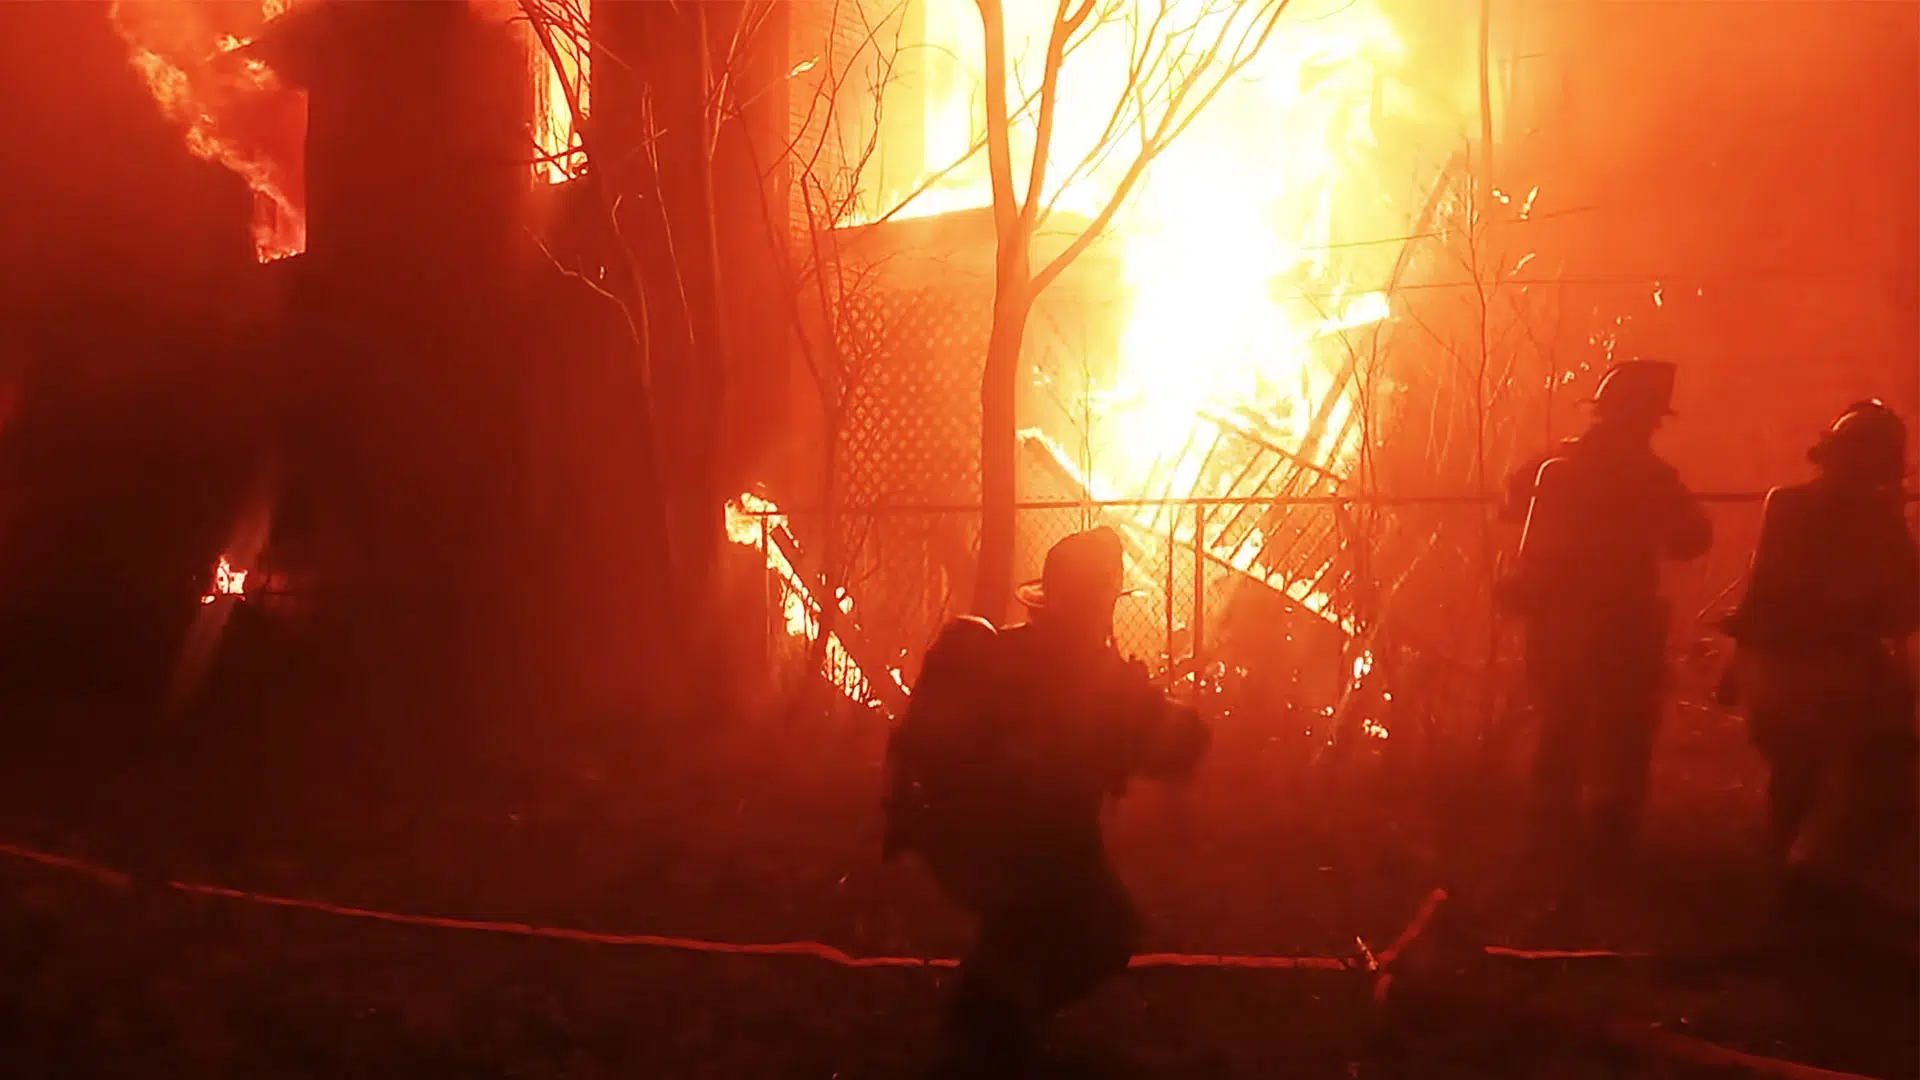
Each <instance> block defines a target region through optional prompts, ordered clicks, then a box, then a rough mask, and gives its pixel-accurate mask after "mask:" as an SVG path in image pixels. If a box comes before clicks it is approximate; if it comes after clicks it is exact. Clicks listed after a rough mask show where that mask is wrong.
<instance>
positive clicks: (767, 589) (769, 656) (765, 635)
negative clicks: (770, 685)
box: [742, 500, 786, 672]
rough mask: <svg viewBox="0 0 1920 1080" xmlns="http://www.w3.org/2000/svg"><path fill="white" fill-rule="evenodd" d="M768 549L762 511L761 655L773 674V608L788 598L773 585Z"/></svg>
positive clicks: (774, 616) (764, 516) (764, 519)
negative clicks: (780, 594)
mask: <svg viewBox="0 0 1920 1080" xmlns="http://www.w3.org/2000/svg"><path fill="white" fill-rule="evenodd" d="M742 501H745V500H742ZM767 547H768V536H767V514H766V511H765V509H762V510H761V512H760V592H761V593H762V594H763V595H764V596H765V598H766V603H765V604H763V605H762V607H763V609H764V617H763V618H762V619H761V620H760V655H761V656H762V657H764V658H765V661H766V665H767V670H768V671H769V672H771V671H773V659H774V658H773V620H774V619H776V618H779V616H778V615H776V614H775V613H774V610H773V608H774V605H775V604H776V603H780V602H781V601H783V600H785V599H786V598H785V597H783V596H779V595H776V590H775V588H774V583H773V564H772V563H771V562H769V561H768V559H767Z"/></svg>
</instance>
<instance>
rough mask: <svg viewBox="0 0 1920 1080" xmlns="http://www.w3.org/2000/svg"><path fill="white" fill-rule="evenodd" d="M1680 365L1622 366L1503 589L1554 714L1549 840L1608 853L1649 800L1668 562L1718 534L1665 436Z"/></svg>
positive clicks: (1542, 793) (1540, 496) (1550, 480)
mask: <svg viewBox="0 0 1920 1080" xmlns="http://www.w3.org/2000/svg"><path fill="white" fill-rule="evenodd" d="M1673 382H1674V367H1673V365H1671V364H1667V363H1661V362H1658V361H1650V360H1635V361H1629V362H1626V363H1622V364H1618V365H1616V366H1615V367H1613V368H1612V369H1611V370H1610V371H1608V372H1607V375H1606V377H1605V378H1604V379H1602V380H1601V383H1600V388H1599V391H1598V392H1597V393H1596V394H1595V395H1594V397H1593V398H1592V399H1591V400H1590V401H1589V402H1588V404H1589V405H1591V406H1592V409H1593V421H1592V423H1591V424H1590V426H1589V427H1588V429H1587V430H1586V432H1585V433H1583V434H1582V435H1580V436H1579V437H1578V438H1576V439H1571V440H1568V441H1567V442H1565V443H1563V444H1561V446H1560V447H1559V448H1558V450H1557V451H1556V452H1555V454H1554V455H1553V456H1551V457H1549V458H1548V459H1547V460H1545V461H1544V462H1542V463H1541V464H1539V466H1538V468H1537V470H1536V471H1535V472H1534V474H1533V475H1532V476H1531V477H1528V476H1525V475H1521V476H1518V477H1515V478H1514V479H1513V481H1512V482H1510V484H1509V491H1510V493H1511V499H1512V501H1516V502H1517V501H1520V500H1524V502H1525V505H1526V507H1527V511H1526V518H1525V529H1524V532H1523V533H1522V535H1521V540H1520V551H1519V554H1518V556H1517V558H1516V563H1517V565H1516V567H1515V570H1514V571H1513V573H1512V574H1511V575H1509V576H1508V577H1506V578H1505V579H1504V580H1503V581H1502V582H1501V586H1500V599H1501V601H1502V602H1503V604H1504V605H1505V606H1507V607H1508V608H1509V609H1510V610H1513V611H1514V612H1515V613H1516V614H1518V615H1520V616H1521V617H1522V618H1523V619H1524V620H1525V625H1526V633H1525V642H1526V669H1527V679H1528V682H1529V684H1530V687H1531V689H1532V691H1533V694H1534V697H1535V700H1536V702H1537V704H1538V706H1539V709H1540V714H1541V727H1540V742H1539V747H1538V749H1537V751H1536V752H1535V757H1534V769H1533V783H1534V788H1535V797H1536V800H1537V807H1538V812H1539V817H1538V819H1537V822H1538V824H1539V825H1540V826H1541V828H1542V832H1543V835H1542V839H1543V840H1547V841H1550V842H1552V843H1554V844H1556V845H1558V844H1559V843H1561V842H1563V841H1568V840H1573V841H1578V842H1582V843H1589V844H1592V845H1594V848H1595V850H1596V851H1597V852H1598V853H1601V854H1618V853H1620V852H1622V851H1623V850H1624V849H1625V848H1626V847H1628V846H1629V845H1630V844H1631V842H1632V840H1633V838H1634V835H1635V834H1636V833H1637V831H1638V829H1639V825H1640V819H1641V816H1642V814H1643V812H1644V808H1645V805H1646V798H1647V791H1648V783H1649V779H1650V776H1649V773H1650V769H1651V765H1652V758H1653V744H1654V736H1655V734H1656V732H1657V730H1658V727H1659V712H1660V694H1661V690H1662V688H1663V684H1664V682H1665V676H1666V640H1667V620H1668V614H1667V607H1666V604H1665V602H1664V601H1663V600H1662V599H1661V597H1660V591H1659V578H1660V569H1659V568H1660V563H1661V562H1662V561H1663V560H1676V561H1678V560H1689V559H1694V558H1697V557H1699V556H1700V555H1703V554H1705V553H1706V550H1707V548H1708V546H1709V545H1710V544H1711V543H1712V538H1713V530H1712V526H1711V524H1710V523H1709V522H1708V521H1707V519H1706V516H1705V515H1704V514H1703V513H1702V512H1701V510H1700V507H1699V505H1698V504H1697V503H1696V501H1695V500H1694V498H1693V497H1692V495H1691V494H1690V493H1689V492H1688V491H1687V488H1686V487H1685V485H1683V484H1682V483H1681V481H1680V478H1679V475H1678V474H1677V473H1676V472H1675V471H1674V469H1673V467H1672V466H1671V465H1669V464H1667V463H1666V462H1665V461H1663V460H1661V458H1660V457H1659V456H1658V455H1656V454H1655V453H1654V451H1653V446H1652V442H1653V436H1654V433H1655V432H1656V431H1657V430H1658V429H1659V427H1660V425H1661V423H1662V422H1663V421H1664V420H1665V418H1666V417H1668V416H1670V415H1672V412H1671V409H1670V408H1669V405H1670V403H1671V400H1672V396H1673Z"/></svg>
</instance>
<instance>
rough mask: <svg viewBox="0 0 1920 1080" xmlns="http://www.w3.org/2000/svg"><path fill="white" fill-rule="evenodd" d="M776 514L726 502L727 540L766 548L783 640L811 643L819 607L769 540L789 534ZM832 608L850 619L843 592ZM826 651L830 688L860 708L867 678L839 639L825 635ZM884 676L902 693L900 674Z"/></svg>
mask: <svg viewBox="0 0 1920 1080" xmlns="http://www.w3.org/2000/svg"><path fill="white" fill-rule="evenodd" d="M779 510H780V508H779V507H778V506H776V505H775V504H774V503H773V502H771V501H770V500H767V499H763V498H760V497H759V496H757V495H753V494H742V495H741V496H740V497H739V498H736V499H730V500H728V502H727V539H728V540H730V541H732V542H733V543H736V544H739V545H741V546H742V547H750V548H761V547H764V548H765V550H766V560H767V570H768V571H769V572H771V573H772V574H773V575H774V576H775V578H776V579H777V580H778V581H779V583H780V609H781V616H782V618H783V619H784V621H785V623H786V630H787V635H788V636H789V637H795V638H799V639H801V640H803V641H806V642H809V643H811V642H813V641H815V640H817V639H818V638H819V636H820V606H819V604H818V603H817V602H816V601H815V600H814V599H813V594H812V593H811V592H810V591H809V590H808V589H807V588H806V585H805V579H803V578H802V577H801V576H800V572H799V571H798V570H796V569H795V568H794V566H793V563H792V561H791V560H789V559H788V558H787V554H786V552H785V551H784V550H782V547H781V545H780V544H779V543H776V542H774V541H773V540H772V536H773V534H774V533H775V532H776V531H779V532H784V531H785V530H786V528H787V519H786V516H785V515H783V514H781V513H780V512H779ZM836 606H837V607H838V608H839V609H840V611H841V612H842V613H846V614H851V613H852V611H853V598H852V597H851V596H848V595H847V593H846V590H844V589H842V590H840V591H839V593H838V595H837V597H836ZM826 651H827V655H826V668H827V670H826V674H827V677H828V679H829V680H831V681H832V683H833V684H834V686H836V687H838V688H839V689H840V692H841V693H843V694H845V695H846V696H847V697H848V698H850V699H852V700H854V701H857V702H860V703H862V704H864V703H866V702H869V701H871V700H873V693H872V689H871V687H870V685H869V684H868V682H867V677H866V674H865V673H864V672H862V671H861V670H860V665H859V664H858V663H856V662H854V659H853V656H852V654H850V653H849V652H848V651H847V648H846V645H845V644H844V643H843V642H842V641H841V640H840V635H839V634H837V633H834V632H831V631H829V632H828V633H827V650H826ZM887 674H888V677H890V678H891V679H893V681H894V683H895V684H896V685H897V686H898V687H899V688H900V690H901V691H902V692H903V693H904V692H905V689H906V687H905V684H904V683H902V682H901V679H900V673H899V672H898V671H890V672H888V673H887Z"/></svg>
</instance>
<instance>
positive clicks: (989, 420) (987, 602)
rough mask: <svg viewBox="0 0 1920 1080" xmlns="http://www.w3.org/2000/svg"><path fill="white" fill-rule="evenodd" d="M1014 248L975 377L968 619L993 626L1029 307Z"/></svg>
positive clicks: (1006, 550)
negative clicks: (976, 473) (973, 571)
mask: <svg viewBox="0 0 1920 1080" xmlns="http://www.w3.org/2000/svg"><path fill="white" fill-rule="evenodd" d="M1018 247H1019V250H1018V251H1017V252H1016V253H1015V254H1014V257H1013V258H1011V259H1008V260H1006V261H1005V262H1003V264H1002V270H1001V281H1000V284H999V286H998V287H997V288H996V290H995V296H994V303H993V333H992V335H991V336H990V337H989V338H988V339H987V362H986V367H985V370H984V371H982V373H981V376H980V572H979V575H978V577H976V578H975V579H974V584H973V614H975V615H979V616H981V617H982V618H985V619H991V620H993V621H994V622H996V623H998V622H999V621H1001V620H1002V619H1005V618H1006V617H1007V614H1008V611H1009V609H1010V608H1011V607H1012V604H1013V529H1014V520H1013V519H1014V509H1013V507H1014V501H1015V497H1016V491H1017V487H1018V485H1017V483H1016V476H1015V461H1016V458H1015V449H1016V443H1017V441H1018V433H1017V431H1016V428H1015V417H1014V413H1015V404H1016V402H1017V401H1018V398H1019V389H1020V351H1021V345H1022V343H1023V342H1024V341H1025V339H1026V330H1027V313H1028V311H1029V310H1030V309H1031V308H1032V306H1033V304H1032V301H1031V299H1029V298H1028V296H1027V295H1026V287H1025V282H1026V270H1027V260H1026V250H1025V245H1024V244H1020V245H1018ZM1008 263H1012V264H1015V265H1008ZM1009 277H1011V278H1012V280H1008V279H1009Z"/></svg>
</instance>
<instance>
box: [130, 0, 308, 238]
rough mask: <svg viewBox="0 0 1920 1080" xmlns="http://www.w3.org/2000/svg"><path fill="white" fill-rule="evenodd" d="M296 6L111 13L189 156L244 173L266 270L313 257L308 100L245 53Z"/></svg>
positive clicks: (137, 7) (193, 6)
mask: <svg viewBox="0 0 1920 1080" xmlns="http://www.w3.org/2000/svg"><path fill="white" fill-rule="evenodd" d="M289 4H290V0H262V2H261V3H260V4H259V5H257V7H256V6H255V5H252V4H203V3H193V2H191V0H137V2H127V0H115V3H114V4H113V6H112V8H111V15H112V20H113V26H114V29H115V30H117V31H118V32H119V34H120V36H121V38H122V39H123V40H124V41H125V42H126V43H127V57H128V61H129V62H130V63H131V64H132V65H133V68H134V70H135V71H137V72H139V73H140V75H141V77H142V78H144V79H145V80H146V83H147V88H148V89H149V90H150V91H152V93H153V99H154V103H155V104H157V105H158V106H159V107H160V111H161V112H162V113H163V114H164V115H165V116H166V117H167V118H168V119H169V120H171V121H173V122H174V123H175V124H177V125H179V127H180V128H181V129H182V130H183V131H184V132H185V134H186V143H187V148H188V149H189V150H191V151H192V152H193V153H195V154H196V155H198V156H200V157H202V158H205V159H206V160H208V161H212V162H215V163H217V164H220V165H223V166H225V167H227V168H228V169H231V170H233V171H234V172H235V173H238V174H239V175H240V176H241V177H242V178H244V179H245V180H246V182H247V186H248V187H249V188H251V189H252V190H253V193H254V215H253V243H254V253H255V254H256V255H257V256H258V257H259V259H260V261H262V262H266V261H268V260H271V259H277V258H282V257H284V256H287V255H294V254H298V253H299V252H301V251H304V250H305V249H306V244H307V221H306V197H305V192H304V190H303V185H302V183H301V169H302V166H301V148H302V140H303V139H304V137H305V134H306V97H305V95H303V94H301V93H299V92H298V91H295V90H291V89H288V88H287V87H285V86H284V85H283V84H282V83H281V82H280V80H279V79H278V78H276V77H275V76H274V74H273V72H272V71H270V70H268V69H267V67H266V65H265V64H263V63H261V62H260V61H259V60H257V59H252V58H248V57H244V56H243V55H241V54H239V53H238V52H237V50H239V49H241V48H242V47H244V46H245V45H246V44H248V43H249V41H251V39H252V38H253V36H254V35H256V34H258V33H259V32H260V30H261V28H262V27H264V26H265V25H266V23H267V22H268V21H269V20H271V19H273V18H275V17H277V16H279V15H281V14H282V13H284V12H285V10H286V9H287V8H288V6H289Z"/></svg>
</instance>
